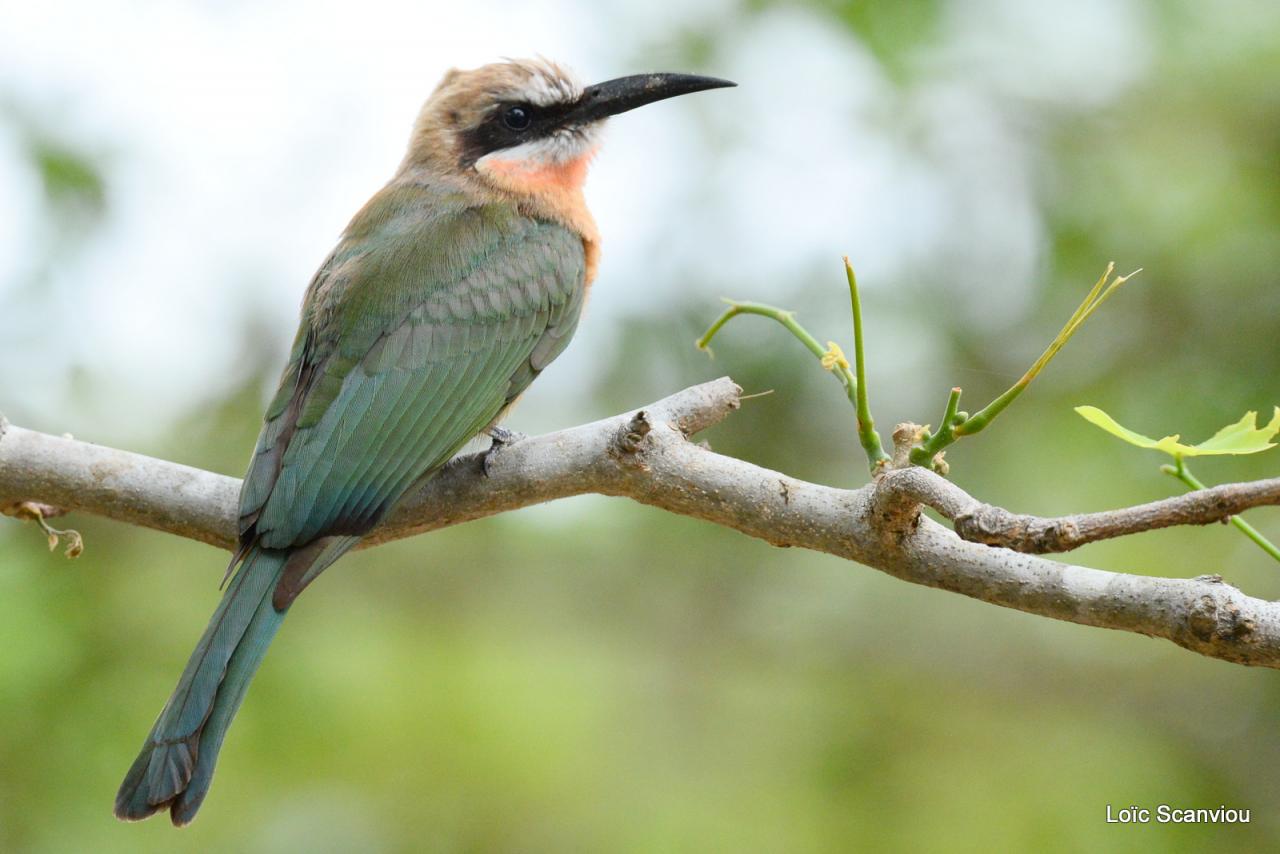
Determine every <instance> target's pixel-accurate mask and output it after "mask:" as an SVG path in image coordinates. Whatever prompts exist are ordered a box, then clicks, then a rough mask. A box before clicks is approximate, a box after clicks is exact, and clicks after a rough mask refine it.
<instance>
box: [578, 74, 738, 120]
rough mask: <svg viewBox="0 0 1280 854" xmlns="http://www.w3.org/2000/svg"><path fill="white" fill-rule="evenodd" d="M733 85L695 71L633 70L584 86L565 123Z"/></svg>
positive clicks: (613, 113) (733, 84)
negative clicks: (670, 72) (639, 71)
mask: <svg viewBox="0 0 1280 854" xmlns="http://www.w3.org/2000/svg"><path fill="white" fill-rule="evenodd" d="M737 85H738V84H737V83H734V82H732V81H730V80H721V79H720V78H718V77H702V76H701V75H698V74H633V75H632V76H630V77H619V78H617V79H616V80H606V81H605V82H603V83H597V84H595V85H594V86H588V87H587V88H586V90H585V91H584V92H583V93H582V97H581V98H580V99H579V100H578V103H577V104H576V105H574V107H573V108H572V109H571V110H570V111H569V114H568V115H567V116H565V119H566V120H567V123H573V124H587V123H589V122H595V121H599V120H600V119H606V118H608V117H609V116H616V115H617V114H618V113H625V112H626V111H627V110H634V109H635V108H636V107H643V106H644V105H645V104H652V103H653V102H655V101H663V100H666V99H667V98H674V97H676V96H677V95H688V94H690V93H692V92H701V91H703V90H705V89H723V88H725V87H726V86H737Z"/></svg>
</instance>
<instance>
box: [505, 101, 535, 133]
mask: <svg viewBox="0 0 1280 854" xmlns="http://www.w3.org/2000/svg"><path fill="white" fill-rule="evenodd" d="M531 121H533V116H531V115H529V109H528V108H527V107H520V106H515V107H507V109H506V110H504V111H503V113H502V123H503V124H504V125H506V126H507V127H509V128H511V129H512V130H524V129H525V128H527V127H529V122H531Z"/></svg>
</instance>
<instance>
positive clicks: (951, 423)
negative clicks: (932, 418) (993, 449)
mask: <svg viewBox="0 0 1280 854" xmlns="http://www.w3.org/2000/svg"><path fill="white" fill-rule="evenodd" d="M959 409H960V388H959V387H958V386H957V387H956V388H953V389H951V394H950V396H948V397H947V408H946V409H944V410H943V411H942V420H941V421H939V422H938V430H937V432H936V433H934V434H933V435H932V436H930V437H929V438H928V439H926V440H925V441H923V442H921V443H920V444H919V445H916V446H915V447H914V448H912V449H911V453H910V455H909V456H908V459H910V460H911V462H913V463H915V464H916V465H918V466H928V465H932V464H933V458H934V456H935V455H936V454H937V453H938V452H939V451H941V450H942V449H943V448H945V447H947V446H948V445H950V444H951V443H952V442H954V441H955V440H956V428H957V427H959V426H960V425H961V424H964V423H966V422H967V418H966V417H961V416H960V412H959Z"/></svg>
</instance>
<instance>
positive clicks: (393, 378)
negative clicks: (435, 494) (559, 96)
mask: <svg viewBox="0 0 1280 854" xmlns="http://www.w3.org/2000/svg"><path fill="white" fill-rule="evenodd" d="M375 201H376V199H375ZM390 207H391V210H392V213H391V214H389V215H387V216H385V217H384V218H383V222H382V225H381V226H380V227H370V226H368V224H367V223H363V224H362V223H360V222H359V217H358V218H357V221H353V224H352V226H351V227H349V229H348V233H347V237H346V238H344V239H345V240H346V241H347V242H351V241H353V240H356V239H357V238H358V241H357V242H358V243H359V244H360V245H358V246H347V245H345V244H340V245H339V248H338V249H337V250H335V253H334V255H333V256H332V257H331V258H330V260H329V261H328V262H326V264H325V266H324V267H323V268H322V270H321V273H320V274H318V275H317V279H316V282H314V283H313V285H312V288H311V291H310V292H309V296H308V303H307V304H306V305H305V306H304V312H303V316H304V326H303V329H302V330H301V331H300V332H299V336H298V341H297V342H295V347H294V353H293V358H292V360H291V362H290V365H289V367H288V368H286V371H285V376H284V378H283V379H282V381H281V388H280V391H279V392H278V393H277V396H276V399H275V400H273V402H272V405H271V406H270V407H269V409H268V418H267V422H266V424H265V425H264V427H263V432H262V436H261V437H260V439H259V444H258V448H257V450H256V451H255V454H254V457H253V461H252V463H251V465H250V471H249V475H248V476H247V477H246V479H245V487H244V489H243V490H242V493H241V514H242V521H241V524H242V536H246V537H249V536H252V537H257V538H258V539H259V540H260V541H261V542H262V544H263V545H264V546H266V547H268V548H283V547H290V546H300V545H304V544H306V543H308V542H312V541H314V540H316V539H317V538H319V537H324V536H335V535H359V534H361V533H363V532H364V531H365V530H368V528H369V527H371V526H372V525H373V524H376V522H377V520H378V519H379V518H380V517H381V516H382V515H383V514H384V513H385V512H386V510H387V509H388V508H389V507H391V506H392V505H393V504H394V503H395V502H396V501H397V500H399V498H400V497H401V496H402V495H403V494H404V492H405V491H406V490H407V489H409V488H410V487H411V486H412V485H413V484H414V483H415V482H417V481H418V480H420V479H421V478H422V477H423V476H424V475H425V474H427V473H429V472H430V471H432V470H434V469H436V468H438V467H439V466H441V465H443V464H444V463H445V462H446V461H447V460H448V459H449V458H450V457H451V456H452V455H453V454H454V453H456V452H457V450H458V449H459V448H460V447H461V446H462V445H464V444H465V443H466V442H467V441H468V440H470V439H471V438H472V437H473V436H475V435H476V434H477V433H478V432H480V431H481V430H483V429H484V428H485V427H486V426H487V425H488V424H490V423H491V422H492V421H493V419H494V418H496V417H497V415H498V414H499V412H500V411H501V410H502V408H503V407H504V406H505V405H506V404H507V403H508V402H509V401H510V400H511V399H512V397H513V394H512V390H513V389H515V388H517V387H518V388H519V390H520V391H522V390H523V388H524V387H525V386H527V385H528V383H529V382H530V381H531V380H532V378H533V377H534V376H536V374H537V372H538V371H540V370H541V369H542V368H543V367H545V366H546V363H547V362H549V361H550V360H551V359H553V358H554V357H555V355H557V354H558V353H559V352H560V350H562V349H563V345H564V342H567V339H568V337H569V335H571V334H572V330H573V328H574V326H575V325H576V323H577V315H578V313H579V312H580V310H581V305H582V294H583V291H584V288H585V286H584V281H583V280H584V271H585V260H584V255H583V249H582V241H581V239H580V238H579V237H578V236H577V235H575V234H573V233H572V232H570V231H568V230H567V229H565V228H563V227H562V226H559V225H556V224H552V223H547V222H542V221H538V220H534V219H531V218H528V217H525V216H522V215H520V214H519V213H518V212H517V211H515V210H514V209H510V208H503V209H495V208H497V207H498V206H494V205H488V206H484V207H483V208H477V207H474V206H472V207H468V206H466V205H457V204H454V206H453V207H450V206H449V204H441V203H440V200H439V199H438V198H437V199H436V200H435V202H434V203H432V202H431V200H430V199H426V200H425V201H424V199H423V198H421V197H419V196H414V197H413V198H411V199H409V200H408V201H406V199H405V198H398V199H397V200H396V201H395V203H394V204H391V206H390ZM370 209H372V211H373V212H372V213H370V214H368V216H370V217H373V218H374V219H377V218H378V216H379V215H380V214H379V213H378V212H379V210H380V209H379V208H378V207H377V206H375V205H374V204H373V203H372V202H371V208H367V209H366V210H370ZM352 235H355V237H352ZM388 235H389V236H392V237H394V238H395V239H394V240H390V241H389V242H388V241H385V240H383V238H384V237H386V236H388ZM410 235H413V236H415V237H416V242H415V243H414V244H413V245H411V246H407V245H405V241H406V240H409V239H410ZM380 240H383V242H382V243H380V242H379V241H380ZM433 247H434V248H433ZM326 276H329V277H332V276H340V278H341V281H340V282H336V283H330V282H329V279H327V278H326ZM515 393H516V394H518V393H519V392H518V391H517V392H515Z"/></svg>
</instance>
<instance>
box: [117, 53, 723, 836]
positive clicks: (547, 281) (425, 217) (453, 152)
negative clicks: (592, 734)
mask: <svg viewBox="0 0 1280 854" xmlns="http://www.w3.org/2000/svg"><path fill="white" fill-rule="evenodd" d="M734 85H736V84H734V83H732V82H731V81H728V80H722V79H719V78H715V77H705V76H701V75H695V74H674V73H653V74H637V75H631V76H627V77H620V78H616V79H612V80H608V81H606V82H603V83H597V84H595V85H590V86H584V85H582V83H581V82H579V80H578V78H577V77H576V76H575V75H574V74H573V73H572V72H571V71H569V70H568V69H567V68H566V67H564V66H562V65H560V64H557V63H555V62H552V61H550V60H547V59H544V58H541V57H539V58H536V59H509V60H503V61H501V62H495V63H491V64H488V65H483V66H480V67H478V68H473V69H466V70H459V69H453V70H450V71H449V72H447V73H446V74H445V75H444V77H443V78H442V79H441V81H440V83H439V84H438V85H437V86H436V88H435V89H434V90H433V92H432V93H431V95H430V96H429V97H428V98H427V100H426V102H425V103H424V104H423V106H422V108H421V110H420V112H419V114H418V116H417V119H416V121H415V122H414V124H413V129H412V133H411V135H410V140H409V146H408V151H407V153H406V154H405V157H404V159H403V161H402V162H401V163H400V165H399V168H398V169H397V170H396V172H395V173H394V175H393V176H392V178H391V179H390V181H389V182H388V183H387V184H386V185H385V186H384V187H383V188H382V189H381V190H379V191H378V192H377V193H376V194H374V195H373V197H372V198H370V200H369V201H368V202H367V203H366V204H365V205H364V207H363V208H361V209H360V211H359V212H357V213H356V215H355V216H354V217H353V218H352V220H351V221H350V223H349V224H348V225H347V227H346V229H345V230H344V231H343V232H342V234H341V236H340V237H339V239H338V242H337V245H336V247H335V248H334V249H333V251H332V252H331V253H330V254H329V256H328V258H326V259H325V260H324V262H323V263H322V264H321V265H320V268H319V270H318V272H317V273H316V274H315V276H314V277H313V279H312V280H311V283H310V285H309V287H308V288H307V291H306V295H305V297H304V299H303V303H302V310H301V318H300V323H299V327H298V331H297V334H296V336H295V337H294V340H293V345H292V348H291V350H290V353H289V360H288V364H287V365H286V367H285V368H284V371H283V374H282V377H281V380H280V384H279V387H278V389H277V391H276V393H275V396H274V397H273V399H272V400H271V402H270V404H269V405H268V406H267V410H266V414H265V416H264V420H263V426H262V431H261V433H260V435H259V437H258V441H257V445H256V447H255V449H254V451H253V454H252V457H251V459H250V463H249V467H248V473H247V474H246V475H245V478H244V481H243V483H242V486H241V489H240V499H239V539H238V547H237V549H236V551H235V553H234V556H233V557H232V560H231V563H230V565H229V566H228V568H227V574H226V576H225V577H224V579H223V583H224V585H225V590H224V592H223V595H222V598H221V600H220V602H219V604H218V606H217V609H216V610H215V611H214V613H213V617H212V618H211V619H210V622H209V625H208V627H207V628H206V629H205V631H204V634H203V635H202V636H201V638H200V640H199V643H198V644H197V645H196V648H195V651H194V652H193V653H192V655H191V658H190V660H189V661H188V663H187V666H186V669H185V670H184V671H183V673H182V676H181V678H180V679H179V681H178V685H177V687H176V688H175V689H174V692H173V694H172V696H171V697H170V698H169V700H168V702H167V703H166V704H165V706H164V708H163V710H162V711H161V712H160V716H159V718H158V719H157V720H156V722H155V725H154V726H153V727H152V729H151V732H150V733H149V734H148V735H147V738H146V741H145V742H144V744H143V747H142V750H141V752H140V753H139V754H138V757H137V759H136V760H135V761H134V763H133V765H132V766H131V767H130V768H129V771H128V773H127V774H126V775H125V779H124V781H123V783H122V784H121V786H120V789H119V792H118V793H117V795H116V801H115V809H114V812H115V815H116V817H117V818H120V819H122V820H125V821H137V820H141V819H144V818H146V817H148V816H150V815H152V814H154V813H156V812H159V811H160V810H163V809H166V808H167V809H168V811H169V815H170V819H171V820H172V822H173V823H174V825H176V826H179V827H181V826H184V825H186V824H188V823H190V822H191V820H192V819H193V818H194V817H195V815H196V812H197V811H198V810H199V809H200V806H201V804H202V803H203V802H204V799H205V797H206V795H207V794H208V792H209V787H210V784H211V782H212V779H213V772H214V766H215V763H216V761H217V757H218V752H219V750H220V748H221V747H222V744H223V740H224V738H225V737H226V734H227V730H228V728H229V727H230V725H231V721H232V718H233V717H234V716H235V714H236V712H237V710H238V709H239V707H240V704H241V702H242V701H243V700H244V696H245V692H246V690H247V688H248V686H249V682H250V680H251V679H252V677H253V675H254V673H255V671H257V669H258V668H259V666H260V665H261V664H262V661H263V658H264V656H265V655H266V652H267V647H268V645H269V644H270V643H271V640H272V638H273V637H274V636H275V634H276V632H277V630H278V629H279V628H280V626H281V623H282V622H283V621H284V618H285V615H286V614H287V613H288V611H289V609H290V607H291V606H292V605H293V602H294V600H295V599H296V598H297V596H298V595H299V594H300V593H301V592H302V591H303V590H304V589H305V588H306V587H307V586H308V585H309V584H310V583H311V582H312V581H314V580H315V579H316V577H317V576H319V575H320V573H322V572H323V571H324V570H325V569H327V568H328V567H329V566H330V565H332V564H333V563H334V561H336V560H338V558H340V557H341V556H342V555H343V554H345V553H346V552H347V551H349V550H350V549H351V548H352V547H354V546H355V545H356V544H357V543H359V542H360V540H361V538H362V537H363V536H364V535H365V534H367V533H368V532H369V531H370V530H371V529H373V528H374V527H375V526H376V525H377V524H378V523H379V522H380V521H381V520H382V519H383V518H385V517H386V515H387V513H388V512H389V511H391V510H392V509H393V508H394V507H395V506H396V505H397V503H398V502H400V501H401V499H403V498H404V497H405V496H406V495H407V494H409V493H411V492H412V491H414V490H415V488H416V487H418V486H420V485H421V484H422V483H424V482H425V481H426V480H427V479H429V478H430V477H431V476H432V475H433V474H435V473H436V472H438V471H439V470H440V468H441V467H442V466H443V465H444V464H445V463H446V462H448V461H449V459H450V458H452V457H453V456H454V455H455V454H456V453H457V452H458V451H459V450H460V449H461V448H462V447H463V446H464V445H466V444H467V443H468V442H470V441H471V440H473V439H475V438H476V437H478V436H480V435H481V434H484V433H489V434H490V435H491V436H493V437H494V444H493V445H492V447H491V451H490V452H492V450H493V449H494V448H499V447H501V445H500V441H501V440H502V439H504V438H506V439H509V438H510V434H508V433H507V432H506V431H505V430H504V429H503V428H502V427H501V421H502V419H503V416H504V414H505V413H506V412H507V411H508V410H509V408H510V407H511V405H512V404H513V403H514V402H515V400H516V399H517V398H518V397H519V396H520V395H521V394H522V393H523V392H524V390H525V389H526V388H527V387H528V386H529V384H530V383H531V382H532V381H533V380H534V379H535V378H536V377H537V376H538V375H539V374H540V373H541V372H542V370H543V369H544V368H546V367H547V365H548V364H550V363H551V361H552V360H554V359H555V358H556V357H557V356H559V355H560V354H561V353H562V352H563V351H564V349H565V347H566V346H567V345H568V343H569V340H570V339H571V338H572V337H573V334H574V331H575V330H576V328H577V326H578V320H579V317H580V316H581V314H582V309H583V305H584V303H585V302H586V301H587V296H588V293H589V290H590V288H591V284H592V282H593V280H594V278H595V274H596V269H597V266H598V262H599V254H600V249H599V245H600V237H599V234H598V232H597V228H596V224H595V221H594V220H593V218H592V216H591V212H590V211H589V210H588V208H587V205H586V202H585V198H584V195H583V185H584V183H585V181H586V177H587V171H588V166H589V164H590V163H591V161H592V159H593V158H594V157H595V155H596V153H597V150H598V148H599V144H600V136H601V128H602V126H603V124H604V123H605V120H606V119H608V118H609V117H611V116H615V115H617V114H619V113H624V112H627V111H628V110H632V109H635V108H636V107H640V106H643V105H646V104H651V103H653V102H656V101H661V100H664V99H667V98H672V97H676V96H679V95H686V94H690V93H694V92H699V91H703V90H708V89H716V88H721V87H728V86H734ZM228 579H229V583H228Z"/></svg>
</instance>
